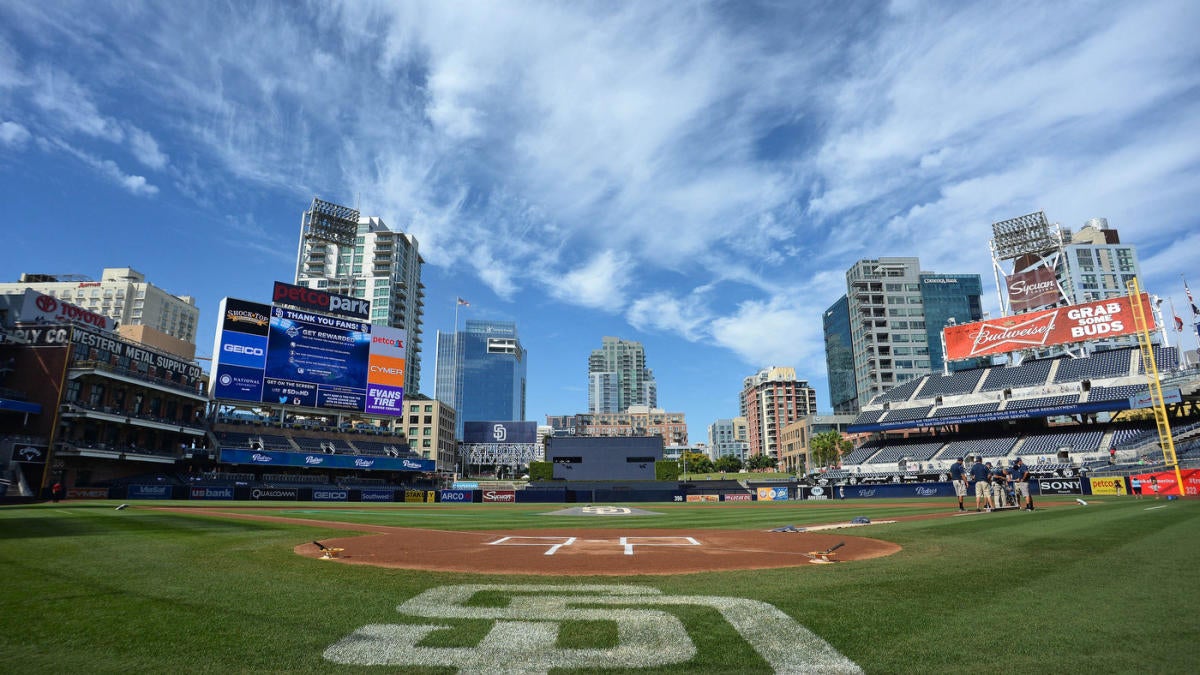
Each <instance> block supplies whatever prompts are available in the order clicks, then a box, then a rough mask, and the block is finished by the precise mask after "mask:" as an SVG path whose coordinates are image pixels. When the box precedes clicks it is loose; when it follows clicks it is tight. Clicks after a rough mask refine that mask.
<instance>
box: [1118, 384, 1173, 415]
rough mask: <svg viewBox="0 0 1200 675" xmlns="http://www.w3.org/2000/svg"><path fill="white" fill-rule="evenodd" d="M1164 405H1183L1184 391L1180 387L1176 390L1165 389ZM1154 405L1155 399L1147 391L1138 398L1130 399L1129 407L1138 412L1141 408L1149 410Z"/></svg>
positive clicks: (1163, 393)
mask: <svg viewBox="0 0 1200 675" xmlns="http://www.w3.org/2000/svg"><path fill="white" fill-rule="evenodd" d="M1162 395H1163V404H1164V405H1171V404H1172V403H1183V391H1182V390H1181V389H1179V388H1178V387H1176V388H1174V389H1163V390H1162ZM1153 405H1154V399H1153V397H1151V396H1150V392H1149V391H1145V392H1143V393H1141V394H1138V395H1137V396H1130V397H1129V407H1130V408H1132V409H1134V410H1137V409H1139V408H1149V407H1151V406H1153Z"/></svg>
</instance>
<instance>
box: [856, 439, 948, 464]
mask: <svg viewBox="0 0 1200 675" xmlns="http://www.w3.org/2000/svg"><path fill="white" fill-rule="evenodd" d="M943 445H945V443H943V442H942V441H933V442H928V443H904V444H900V445H890V446H888V447H886V448H884V449H883V450H882V451H881V452H880V453H879V454H878V455H876V456H874V457H872V458H871V463H872V464H880V463H885V464H886V463H890V462H899V461H900V460H901V459H904V458H908V459H913V460H918V461H925V460H928V459H932V458H933V456H934V455H935V454H937V451H938V450H941V449H942V446H943Z"/></svg>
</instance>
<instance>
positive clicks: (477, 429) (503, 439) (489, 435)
mask: <svg viewBox="0 0 1200 675" xmlns="http://www.w3.org/2000/svg"><path fill="white" fill-rule="evenodd" d="M463 442H464V443H536V442H537V422H503V421H496V422H463Z"/></svg>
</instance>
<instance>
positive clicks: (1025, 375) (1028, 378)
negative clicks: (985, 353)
mask: <svg viewBox="0 0 1200 675" xmlns="http://www.w3.org/2000/svg"><path fill="white" fill-rule="evenodd" d="M1053 365H1054V360H1053V359H1046V360H1042V361H1029V362H1027V363H1022V364H1021V365H1019V366H1008V367H995V368H991V369H990V370H988V374H987V377H985V378H984V380H983V386H982V387H981V388H980V391H1001V390H1003V389H1020V388H1024V387H1040V386H1042V385H1044V384H1046V379H1047V378H1049V377H1050V368H1051V367H1052V366H1053Z"/></svg>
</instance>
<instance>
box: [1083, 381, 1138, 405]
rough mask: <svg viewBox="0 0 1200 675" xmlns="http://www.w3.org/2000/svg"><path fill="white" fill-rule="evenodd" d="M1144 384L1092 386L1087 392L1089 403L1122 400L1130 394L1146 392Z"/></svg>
mask: <svg viewBox="0 0 1200 675" xmlns="http://www.w3.org/2000/svg"><path fill="white" fill-rule="evenodd" d="M1146 389H1147V387H1146V385H1144V384H1122V385H1119V386H1116V387H1092V391H1091V393H1089V394H1088V402H1089V403H1098V402H1100V401H1124V400H1127V399H1128V398H1129V397H1131V396H1136V395H1138V394H1142V393H1145V392H1146Z"/></svg>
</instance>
